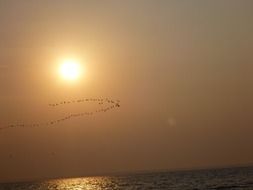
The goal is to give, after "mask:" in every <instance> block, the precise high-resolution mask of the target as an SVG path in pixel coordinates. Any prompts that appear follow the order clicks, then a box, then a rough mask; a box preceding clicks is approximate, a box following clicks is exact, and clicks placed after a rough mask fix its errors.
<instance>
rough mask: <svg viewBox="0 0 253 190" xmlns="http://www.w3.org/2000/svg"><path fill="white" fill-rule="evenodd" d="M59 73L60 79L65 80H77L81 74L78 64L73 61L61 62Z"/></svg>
mask: <svg viewBox="0 0 253 190" xmlns="http://www.w3.org/2000/svg"><path fill="white" fill-rule="evenodd" d="M59 73H60V75H61V77H62V78H63V79H65V80H68V81H74V80H77V79H78V78H79V77H80V74H81V66H80V63H79V62H78V61H77V60H74V59H66V60H63V61H62V63H61V64H60V68H59Z"/></svg>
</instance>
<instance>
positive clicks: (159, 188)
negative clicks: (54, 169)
mask: <svg viewBox="0 0 253 190" xmlns="http://www.w3.org/2000/svg"><path fill="white" fill-rule="evenodd" d="M121 189H122V190H123V189H126V190H142V189H143V190H151V189H154V190H165V189H166V190H170V189H171V190H241V189H244V190H253V167H237V168H225V169H206V170H195V171H177V172H146V173H135V174H124V175H123V174H121V175H111V176H101V177H82V178H71V179H54V180H45V181H37V182H19V183H1V184H0V190H121Z"/></svg>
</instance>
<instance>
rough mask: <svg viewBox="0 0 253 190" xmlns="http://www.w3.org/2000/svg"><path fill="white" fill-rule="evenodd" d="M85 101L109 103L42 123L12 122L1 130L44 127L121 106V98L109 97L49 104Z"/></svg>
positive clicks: (100, 103)
mask: <svg viewBox="0 0 253 190" xmlns="http://www.w3.org/2000/svg"><path fill="white" fill-rule="evenodd" d="M83 102H98V104H99V105H104V104H107V105H108V104H109V105H108V106H107V107H102V108H100V109H97V110H95V111H91V112H82V113H75V114H69V115H67V116H65V117H62V118H59V119H56V120H51V121H47V122H42V123H31V124H24V123H22V124H10V125H7V126H4V127H0V130H3V129H8V128H16V127H43V126H51V125H55V124H58V123H61V122H64V121H66V120H69V119H73V118H76V117H82V116H92V115H94V114H96V113H101V112H107V111H109V110H112V109H114V108H119V107H120V100H112V99H108V98H86V99H78V100H71V101H61V102H58V103H53V104H49V106H50V107H56V106H61V105H66V104H74V103H83Z"/></svg>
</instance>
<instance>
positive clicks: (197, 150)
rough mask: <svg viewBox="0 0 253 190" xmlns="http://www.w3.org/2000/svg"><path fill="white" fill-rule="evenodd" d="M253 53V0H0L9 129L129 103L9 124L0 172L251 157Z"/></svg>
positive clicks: (3, 114)
mask: <svg viewBox="0 0 253 190" xmlns="http://www.w3.org/2000/svg"><path fill="white" fill-rule="evenodd" d="M252 50H253V1H252V0H240V1H239V0H219V1H213V0H187V1H186V0H138V1H136V0H125V1H123V0H122V1H117V0H115V1H112V0H108V1H96V0H90V1H88V0H87V1H86V0H54V1H51V0H22V1H21V0H0V127H5V126H7V125H9V124H15V123H34V122H44V121H49V120H51V119H54V118H58V117H61V116H64V115H65V114H68V113H70V112H81V111H92V110H94V109H96V108H97V107H98V105H97V104H96V103H94V102H90V103H83V104H73V105H71V106H68V105H67V106H62V107H61V108H51V107H50V106H48V104H49V103H54V102H59V101H62V100H72V99H79V98H111V99H119V100H120V101H121V107H120V108H119V109H113V110H110V111H108V112H105V113H100V114H95V115H94V116H89V117H79V118H73V119H71V120H67V121H65V122H62V123H59V124H56V125H53V126H49V127H37V128H18V127H17V128H10V129H6V130H0V181H16V180H27V179H38V178H53V177H73V176H85V175H100V174H104V173H111V172H134V171H143V170H175V169H192V168H207V167H222V166H230V165H247V164H252V163H253V147H252V145H253V116H252V114H253V74H252V73H253V52H252ZM68 59H73V60H75V61H76V62H78V63H79V66H80V68H79V70H80V73H79V74H80V76H78V77H77V78H76V79H75V80H66V79H64V77H63V76H61V75H60V74H59V67H60V65H61V64H62V63H63V62H64V60H68Z"/></svg>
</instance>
